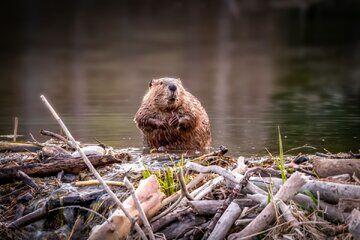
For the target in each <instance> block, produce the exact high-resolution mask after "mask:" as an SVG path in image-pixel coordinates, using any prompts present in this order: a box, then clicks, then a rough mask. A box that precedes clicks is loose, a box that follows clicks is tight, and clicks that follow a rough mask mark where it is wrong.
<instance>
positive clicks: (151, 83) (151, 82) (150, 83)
mask: <svg viewBox="0 0 360 240" xmlns="http://www.w3.org/2000/svg"><path fill="white" fill-rule="evenodd" d="M153 81H154V80H151V81H150V82H149V88H150V87H151V86H152V85H153Z"/></svg>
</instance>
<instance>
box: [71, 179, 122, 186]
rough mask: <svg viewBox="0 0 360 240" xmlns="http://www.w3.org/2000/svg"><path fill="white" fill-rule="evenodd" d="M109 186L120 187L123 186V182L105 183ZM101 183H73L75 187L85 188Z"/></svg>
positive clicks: (92, 181) (88, 181)
mask: <svg viewBox="0 0 360 240" xmlns="http://www.w3.org/2000/svg"><path fill="white" fill-rule="evenodd" d="M105 182H106V184H107V185H109V186H117V187H122V186H124V183H123V182H119V181H105ZM100 184H101V183H100V182H99V181H98V180H87V181H77V182H75V186H76V187H86V186H93V185H100Z"/></svg>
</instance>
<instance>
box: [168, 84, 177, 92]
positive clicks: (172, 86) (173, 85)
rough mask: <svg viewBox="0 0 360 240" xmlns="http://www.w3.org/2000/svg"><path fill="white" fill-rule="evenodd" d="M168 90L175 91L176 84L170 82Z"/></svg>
mask: <svg viewBox="0 0 360 240" xmlns="http://www.w3.org/2000/svg"><path fill="white" fill-rule="evenodd" d="M169 90H170V91H173V92H175V91H176V85H175V84H170V85H169Z"/></svg>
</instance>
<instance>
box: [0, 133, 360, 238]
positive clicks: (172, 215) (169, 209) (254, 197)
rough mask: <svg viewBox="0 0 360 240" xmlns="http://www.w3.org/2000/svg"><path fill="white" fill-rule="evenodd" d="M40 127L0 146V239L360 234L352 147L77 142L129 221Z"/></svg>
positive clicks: (65, 145)
mask: <svg viewBox="0 0 360 240" xmlns="http://www.w3.org/2000/svg"><path fill="white" fill-rule="evenodd" d="M41 133H42V134H44V135H46V136H49V140H48V141H46V142H42V143H40V142H37V141H36V142H35V141H32V142H26V143H14V142H1V144H0V150H1V155H0V164H1V167H0V183H1V186H0V193H1V195H0V216H1V225H0V236H1V239H87V238H89V236H90V239H104V238H105V239H125V238H128V239H140V238H141V234H140V233H139V229H138V231H136V230H135V228H134V223H135V221H137V223H138V224H139V226H140V230H143V232H144V233H145V235H146V236H143V237H142V238H144V239H146V238H147V239H149V238H150V239H154V238H156V239H224V238H228V239H245V238H252V237H254V236H259V237H261V238H264V239H326V238H329V237H330V238H335V239H352V238H354V239H358V238H359V236H360V235H359V233H360V232H359V229H360V223H359V219H360V212H359V211H358V210H357V209H359V206H360V200H359V199H360V180H359V173H360V160H359V159H356V158H359V155H356V154H336V155H328V154H320V153H318V154H316V155H308V156H306V155H298V156H281V155H280V156H272V157H271V156H265V157H246V158H244V157H233V156H231V154H229V153H226V152H227V149H226V148H225V147H220V148H219V149H217V150H215V151H213V152H210V153H208V154H204V155H200V156H197V157H190V156H186V155H179V154H166V153H151V154H144V155H141V156H139V155H136V154H133V153H132V152H131V150H129V149H125V150H124V149H121V150H118V149H113V148H111V147H109V146H104V145H101V144H98V145H87V144H81V147H82V149H83V150H84V152H85V153H86V154H87V155H88V159H89V160H90V161H91V163H92V164H93V166H94V167H95V168H96V169H97V170H98V171H99V173H100V175H101V176H102V177H103V179H104V180H105V181H106V183H107V184H108V185H109V187H110V188H111V190H112V191H113V192H114V193H115V195H116V196H117V197H118V199H119V200H120V201H122V202H123V206H124V207H125V209H126V210H127V211H128V212H129V214H130V215H131V221H130V220H129V219H128V218H127V217H126V216H125V215H124V213H123V212H122V211H120V210H116V209H117V207H116V206H117V204H116V202H115V201H114V199H113V198H112V197H111V196H110V195H109V194H108V193H107V192H106V191H105V190H104V188H103V187H102V186H99V182H98V181H97V180H96V179H95V178H94V175H93V174H92V173H91V172H89V171H88V168H87V166H86V164H85V163H84V162H83V160H82V158H81V157H80V156H79V152H78V151H76V150H75V149H74V146H73V144H72V143H71V142H70V141H68V139H67V138H66V137H64V136H62V135H59V134H55V133H52V132H49V131H44V130H43V131H41ZM164 163H165V164H164ZM160 165H162V166H165V167H162V168H159V166H160ZM129 182H130V184H129ZM126 183H127V185H126ZM133 187H135V189H136V190H135V194H136V195H137V196H138V200H139V201H140V203H141V207H142V210H143V211H144V212H145V214H146V216H147V217H148V221H149V224H150V227H148V228H146V227H144V224H143V221H142V220H141V217H140V216H139V214H138V211H137V208H136V205H135V204H134V202H133V201H132V198H131V193H132V191H133Z"/></svg>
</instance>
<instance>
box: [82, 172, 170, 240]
mask: <svg viewBox="0 0 360 240" xmlns="http://www.w3.org/2000/svg"><path fill="white" fill-rule="evenodd" d="M135 194H136V196H137V197H138V199H139V201H140V204H141V207H142V209H143V210H144V213H145V215H146V217H147V218H151V217H152V216H154V215H155V214H156V213H157V212H158V211H159V210H160V208H161V200H162V199H163V197H164V194H163V193H162V192H161V191H160V186H159V183H158V181H157V179H156V177H155V176H153V175H152V176H150V177H149V178H147V179H145V180H142V181H140V184H139V187H138V188H137V189H136V191H135ZM123 206H124V207H125V209H126V210H127V211H128V212H129V214H130V216H131V217H132V218H136V217H137V216H138V214H139V213H138V211H137V208H136V205H135V202H134V200H133V198H132V197H131V196H129V197H128V198H127V199H126V200H125V201H124V202H123ZM131 225H132V223H131V222H130V220H129V218H128V217H127V216H125V214H124V212H123V211H122V210H120V209H117V210H116V211H115V212H114V213H113V214H112V215H111V216H110V217H109V221H106V222H104V223H103V224H101V225H98V226H95V227H94V228H93V229H92V231H91V233H90V237H89V240H95V239H96V240H99V239H101V240H110V239H125V238H126V236H127V235H128V234H129V233H130V230H131Z"/></svg>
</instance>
